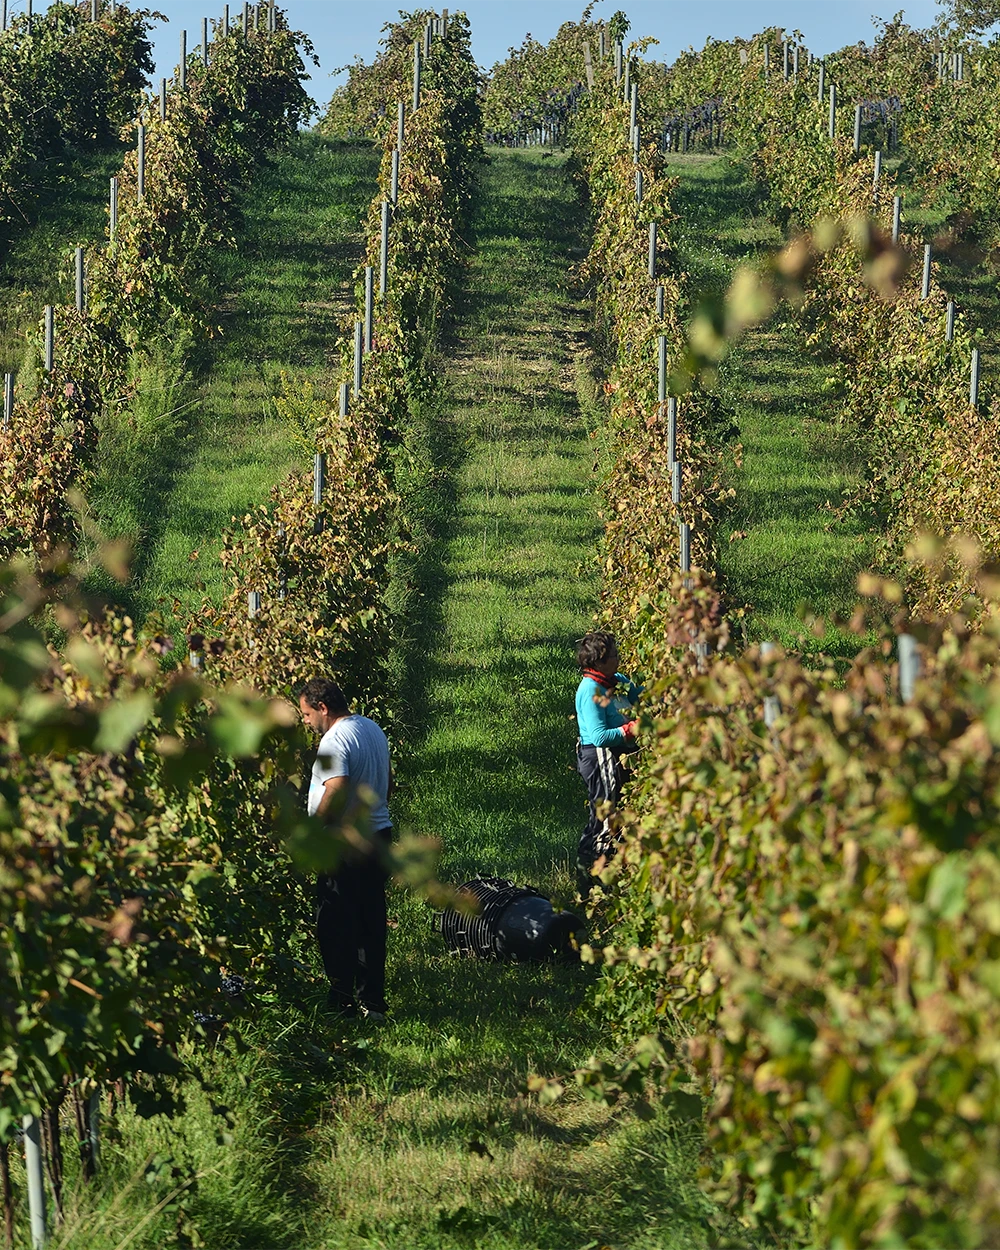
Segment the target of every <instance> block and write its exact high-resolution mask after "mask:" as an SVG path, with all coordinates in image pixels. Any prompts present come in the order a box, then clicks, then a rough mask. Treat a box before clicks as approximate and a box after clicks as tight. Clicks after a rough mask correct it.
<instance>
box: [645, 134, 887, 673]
mask: <svg viewBox="0 0 1000 1250" xmlns="http://www.w3.org/2000/svg"><path fill="white" fill-rule="evenodd" d="M669 167H670V172H671V173H672V174H674V175H676V176H677V177H678V178H679V180H680V185H679V188H678V192H677V196H676V205H677V211H678V214H679V218H680V219H679V221H678V222H677V224H676V225H675V227H674V234H675V237H676V240H677V250H678V256H679V261H680V264H681V265H682V267H683V268H684V269H685V270H686V271H687V272H688V274H689V275H690V280H691V282H690V285H691V292H692V298H693V299H697V298H700V296H701V295H703V294H721V293H723V292H724V291H725V289H726V287H727V286H728V284H729V281H730V280H731V278H732V275H733V271H734V270H735V268H736V267H737V266H738V265H740V264H752V263H753V262H754V260H755V259H757V258H759V257H762V256H763V255H765V254H766V253H767V252H769V251H772V250H774V249H775V248H777V247H779V246H780V245H781V243H782V238H781V234H780V232H779V231H778V229H777V227H776V226H774V224H773V223H772V222H771V221H770V219H769V218H768V216H767V206H766V203H765V202H763V201H762V199H761V196H760V192H759V189H758V188H757V187H755V186H754V185H753V184H752V183H751V182H749V181H748V180H747V179H746V176H745V174H744V173H743V171H742V170H741V169H740V168H739V167H737V166H735V165H734V164H733V163H732V162H730V161H729V160H728V159H727V158H726V157H706V156H689V157H683V156H682V157H671V158H670V162H669ZM804 340H805V332H804V330H803V329H802V327H801V326H800V325H799V324H798V322H797V321H796V319H795V317H794V315H793V314H792V313H791V312H789V311H782V312H780V313H779V314H778V316H777V317H775V318H774V319H773V320H772V321H771V322H770V323H768V324H767V325H765V326H762V327H761V328H760V329H758V330H755V331H752V332H751V333H750V334H748V335H747V336H746V337H745V338H744V339H743V340H742V341H741V342H740V343H738V344H737V345H736V346H735V348H734V350H733V352H732V354H731V355H730V356H729V358H728V360H727V361H726V362H725V364H724V366H723V368H722V369H721V371H720V379H719V389H718V398H719V402H720V404H721V405H722V407H723V408H724V409H725V411H726V413H727V415H728V416H729V418H730V419H731V420H732V422H733V423H734V424H735V426H736V427H737V429H738V431H739V433H738V436H737V438H738V441H739V443H740V444H741V445H742V463H741V465H740V466H739V467H735V466H734V467H733V469H732V472H731V485H732V486H733V487H734V488H735V491H736V497H735V500H734V501H733V504H732V507H731V508H730V509H728V510H727V512H726V514H725V516H724V517H723V519H722V524H721V527H720V532H719V535H718V539H719V571H720V574H721V577H722V582H723V585H724V587H725V590H726V593H727V595H728V598H729V601H730V604H731V605H732V606H733V607H743V606H746V607H747V608H748V609H749V612H748V615H747V617H746V618H745V621H744V625H743V630H744V641H761V640H763V639H773V640H774V641H776V642H779V643H781V644H782V645H783V646H785V647H788V648H791V649H794V650H796V651H805V652H810V653H811V652H817V651H823V652H824V653H826V654H833V655H851V656H853V655H854V654H855V653H856V651H857V649H858V642H857V639H856V638H855V637H854V636H853V635H851V634H847V633H845V632H844V631H843V630H841V629H839V628H838V627H837V626H836V624H835V623H834V620H835V619H836V618H839V619H845V618H847V617H849V616H850V614H851V611H852V609H853V607H854V604H855V601H856V596H855V587H856V582H857V575H858V573H859V571H861V570H862V569H863V568H866V567H868V565H869V562H870V557H871V553H872V541H871V536H870V535H869V533H868V532H867V531H866V529H865V528H864V525H863V523H862V522H861V521H859V520H858V519H857V518H854V517H851V516H848V517H846V518H844V519H838V518H837V517H836V516H835V515H834V513H835V510H836V509H837V508H839V507H840V506H841V505H842V504H843V503H844V500H845V498H846V497H847V496H849V495H850V494H852V493H853V492H854V491H855V490H857V488H858V487H859V486H860V485H861V483H862V482H863V479H864V473H865V462H866V461H865V455H866V449H865V446H864V444H863V442H862V440H860V438H859V437H858V435H857V433H856V432H853V431H849V430H846V429H845V428H843V427H842V426H841V425H840V424H839V421H838V412H837V403H836V399H835V398H832V397H831V395H830V394H829V392H828V391H827V390H826V389H825V388H824V382H825V380H826V377H827V374H828V371H827V370H826V369H825V368H824V366H823V363H822V361H821V360H820V359H819V358H817V357H816V356H815V355H814V354H813V353H811V352H810V351H809V350H808V349H807V347H806V345H805V341H804ZM682 407H683V401H682Z"/></svg>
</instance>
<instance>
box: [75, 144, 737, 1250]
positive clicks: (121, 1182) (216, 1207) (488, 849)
mask: <svg viewBox="0 0 1000 1250" xmlns="http://www.w3.org/2000/svg"><path fill="white" fill-rule="evenodd" d="M583 224H584V223H583V220H582V213H581V210H580V207H579V205H578V203H577V200H576V196H575V192H574V189H573V186H572V184H571V182H570V179H569V177H568V176H567V173H566V170H565V168H564V166H563V164H562V162H561V161H560V160H559V159H558V158H548V159H547V158H546V157H544V156H543V155H542V154H541V153H538V152H499V153H496V154H494V159H493V160H492V162H491V163H490V164H489V165H488V166H487V168H486V169H485V170H484V172H483V179H482V188H481V192H480V195H479V198H478V203H477V206H476V209H475V212H474V214H473V220H472V222H471V227H470V241H471V242H472V244H473V245H474V253H473V255H472V258H471V263H470V271H469V274H468V281H467V295H466V300H465V305H464V307H463V308H461V309H460V310H459V313H460V315H459V319H458V325H459V331H458V333H457V335H456V337H455V339H454V341H453V342H451V343H450V344H446V346H445V347H444V349H443V350H442V369H443V370H444V372H445V375H446V376H445V379H444V381H445V386H444V387H443V393H444V396H445V399H444V401H443V403H442V405H441V408H440V410H439V411H437V412H431V413H429V414H426V430H425V435H426V440H427V446H428V447H429V449H430V450H431V453H432V455H433V458H434V461H435V465H436V470H437V472H436V474H435V475H434V477H433V481H432V484H431V486H430V487H429V488H428V489H427V490H426V492H425V497H424V501H423V513H424V515H423V521H424V524H425V527H426V543H425V555H424V558H423V559H422V561H421V563H420V566H419V570H418V572H419V577H418V584H417V586H416V587H415V591H414V594H413V597H412V600H411V602H413V603H415V604H416V605H417V606H416V608H415V609H414V615H413V620H412V621H411V622H410V625H411V634H412V636H411V646H410V649H409V656H408V663H407V664H406V670H407V674H408V683H409V691H410V696H411V697H410V707H411V713H412V715H411V721H412V728H411V731H410V740H409V741H408V742H406V743H402V744H400V749H399V750H398V753H397V766H398V771H399V783H400V788H399V795H398V798H397V800H395V801H394V809H395V810H394V814H395V819H396V823H397V825H398V826H399V828H400V830H401V831H403V832H406V831H407V830H412V831H415V832H417V833H420V834H424V835H428V834H429V835H436V836H437V837H439V838H440V839H441V841H442V843H443V847H444V857H443V864H442V873H441V875H442V876H443V877H444V878H445V879H446V880H451V881H453V882H461V881H463V880H465V879H467V878H468V877H470V876H472V875H474V874H475V873H476V872H477V871H481V872H484V873H495V874H498V875H509V876H510V877H512V878H514V879H515V880H517V881H520V882H528V883H531V884H534V885H537V886H538V887H540V888H542V889H548V890H551V891H553V892H555V893H556V894H557V895H558V894H560V893H562V894H563V895H565V894H567V893H568V891H569V887H570V876H569V864H570V861H571V857H572V854H573V852H574V850H575V845H576V841H577V837H578V835H579V830H580V827H581V824H582V820H583V816H584V803H583V798H584V796H583V789H582V784H581V783H580V781H579V779H578V778H577V777H576V775H575V772H574V771H573V768H572V750H573V741H574V728H573V724H572V720H571V715H572V694H573V689H574V685H575V671H574V667H573V664H572V644H573V642H574V640H575V639H576V638H577V637H578V636H579V635H580V633H582V632H583V631H584V630H585V629H586V628H587V626H588V623H589V620H590V617H591V613H592V611H593V607H594V605H595V603H596V596H597V580H596V572H595V570H594V568H593V563H592V561H591V558H590V557H591V554H592V552H593V550H594V540H595V538H596V532H597V517H596V510H595V502H596V501H595V499H594V497H593V494H592V464H593V444H592V443H591V442H590V440H589V438H588V433H589V431H588V429H587V425H586V420H585V418H584V416H583V413H582V412H581V409H580V406H579V405H578V403H577V399H576V383H577V370H578V368H580V367H581V366H580V364H579V361H580V351H579V349H580V345H581V338H582V335H583V333H584V331H585V329H586V326H587V309H586V307H585V305H583V304H582V303H579V302H576V301H574V299H573V298H572V297H571V296H570V295H569V293H568V290H567V286H566V276H567V271H568V269H569V266H570V264H571V262H572V261H573V260H574V259H576V258H578V257H579V255H580V254H581V253H582V249H583V239H582V229H583ZM581 568H582V569H583V570H585V571H584V572H581ZM432 922H433V915H432V912H431V910H430V909H429V908H428V907H427V906H426V905H425V904H424V903H422V902H421V901H420V900H418V899H417V898H415V897H414V896H413V895H412V894H410V893H407V892H406V891H403V890H401V889H394V890H393V891H392V892H391V895H390V926H391V928H390V935H389V936H390V941H389V978H388V996H389V1000H390V1005H391V1015H390V1019H389V1023H388V1024H387V1025H385V1026H384V1027H383V1028H381V1029H372V1028H366V1027H365V1026H364V1025H355V1024H347V1025H344V1024H337V1023H336V1022H333V1021H331V1020H330V1019H329V1017H328V1016H326V1015H325V1014H324V1013H323V1012H322V1011H321V1010H320V1002H321V996H322V991H321V986H320V982H319V979H316V980H315V981H314V982H313V983H312V984H311V985H307V984H306V983H305V981H304V982H303V987H302V990H301V992H300V993H299V994H298V995H297V996H296V997H295V999H294V1000H290V999H286V998H284V997H282V999H281V1000H280V1001H274V1002H269V1003H264V1004H261V1005H260V1008H259V1014H258V1016H257V1018H256V1019H255V1020H253V1021H250V1022H248V1024H247V1026H246V1029H245V1033H244V1044H243V1046H242V1047H241V1049H240V1051H239V1053H238V1054H230V1055H229V1056H228V1057H226V1058H222V1059H220V1060H215V1059H211V1058H210V1057H209V1058H207V1063H208V1065H209V1068H210V1071H211V1074H212V1076H213V1079H214V1080H215V1087H214V1089H213V1092H212V1098H211V1100H210V1099H209V1097H208V1096H207V1095H206V1094H204V1093H202V1092H201V1091H199V1090H197V1089H196V1088H194V1087H189V1089H188V1091H187V1094H188V1099H189V1101H188V1109H187V1111H186V1113H185V1114H184V1115H183V1116H181V1117H178V1118H175V1119H174V1120H172V1121H163V1120H158V1121H148V1122H144V1121H139V1120H137V1119H136V1118H135V1116H134V1115H133V1114H132V1113H131V1112H130V1111H129V1110H128V1109H122V1110H121V1111H120V1112H119V1113H118V1115H117V1117H116V1119H115V1120H113V1121H112V1122H111V1123H112V1129H111V1132H113V1133H114V1134H115V1135H116V1136H115V1137H114V1138H113V1139H109V1141H108V1143H107V1148H106V1151H105V1156H106V1160H107V1169H106V1171H105V1174H104V1177H103V1178H102V1184H104V1185H105V1187H106V1191H105V1192H106V1195H107V1196H106V1198H105V1199H104V1200H103V1214H102V1216H101V1218H102V1219H106V1221H107V1223H106V1224H105V1225H101V1226H100V1233H99V1234H98V1233H97V1232H96V1231H93V1230H95V1228H96V1222H94V1221H92V1222H91V1223H90V1224H88V1225H87V1229H88V1231H87V1233H86V1235H85V1236H81V1237H80V1238H77V1239H76V1240H74V1241H73V1242H72V1250H78V1248H79V1250H82V1247H83V1246H84V1245H86V1246H87V1247H88V1250H97V1248H99V1250H104V1247H105V1246H106V1247H107V1250H111V1247H113V1246H117V1245H119V1244H123V1243H124V1239H125V1238H126V1237H128V1236H129V1234H130V1233H131V1231H132V1230H134V1229H135V1227H136V1225H137V1224H138V1222H139V1220H140V1219H141V1218H142V1217H143V1215H144V1213H145V1212H148V1202H149V1199H148V1197H146V1194H147V1193H148V1192H149V1188H150V1187H149V1185H146V1184H145V1182H143V1181H142V1180H141V1178H142V1174H143V1169H144V1168H145V1166H146V1164H145V1163H144V1160H146V1159H147V1158H148V1157H149V1156H150V1155H155V1156H156V1157H163V1156H167V1155H169V1157H170V1158H171V1159H172V1160H176V1161H177V1162H178V1166H179V1167H181V1168H182V1169H183V1173H182V1174H183V1175H185V1176H187V1175H194V1174H197V1175H198V1177H199V1180H198V1185H197V1189H196V1191H195V1190H192V1191H191V1193H190V1194H189V1195H187V1196H186V1197H185V1199H184V1203H183V1211H184V1219H185V1220H186V1221H188V1223H187V1224H186V1225H185V1227H193V1228H196V1229H197V1230H198V1233H199V1236H200V1238H201V1239H202V1243H203V1244H205V1245H207V1246H211V1247H212V1250H250V1248H254V1250H293V1248H294V1250H302V1248H303V1247H307V1248H308V1250H358V1248H367V1250H460V1248H463V1250H467V1248H469V1247H475V1248H477V1250H585V1248H586V1250H596V1248H597V1247H599V1246H603V1247H609V1248H613V1250H703V1248H704V1247H707V1246H709V1245H711V1244H717V1238H716V1234H715V1233H713V1232H712V1228H713V1227H715V1228H718V1221H719V1215H718V1212H717V1211H715V1209H714V1208H713V1207H712V1205H711V1203H710V1202H709V1201H708V1200H707V1199H706V1198H705V1197H704V1195H702V1194H701V1192H700V1191H699V1189H698V1186H697V1183H696V1180H695V1167H696V1162H697V1158H698V1154H699V1149H700V1142H699V1141H698V1139H697V1135H695V1136H693V1137H691V1138H687V1137H685V1136H683V1135H679V1134H678V1132H677V1130H674V1129H671V1127H670V1126H669V1125H668V1124H667V1123H666V1122H665V1121H664V1120H663V1119H661V1118H654V1119H653V1120H652V1121H650V1122H645V1121H642V1120H640V1119H638V1118H637V1117H636V1116H635V1114H634V1113H633V1112H632V1111H631V1110H630V1109H629V1108H628V1107H627V1106H622V1107H619V1108H615V1109H609V1108H606V1107H604V1106H601V1105H598V1104H595V1103H591V1102H587V1101H585V1100H584V1099H583V1098H582V1097H581V1096H579V1095H578V1094H577V1093H576V1092H575V1090H571V1091H570V1092H569V1093H568V1094H567V1095H566V1097H565V1098H563V1099H562V1100H560V1101H559V1102H557V1103H555V1104H553V1105H551V1106H547V1107H542V1106H540V1105H539V1104H538V1103H537V1101H536V1100H535V1099H533V1098H530V1097H528V1096H527V1095H526V1087H527V1080H528V1077H529V1076H530V1075H531V1074H532V1073H534V1072H539V1073H542V1074H544V1075H558V1074H563V1073H566V1072H567V1071H569V1070H571V1069H572V1068H574V1067H576V1066H578V1065H579V1064H581V1063H583V1062H585V1061H586V1060H587V1059H588V1058H589V1056H591V1055H592V1054H594V1053H598V1054H609V1053H612V1052H613V1049H614V1038H613V1037H612V1036H610V1035H609V1034H608V1032H607V1025H606V1024H605V1023H602V1021H601V1020H600V1019H599V1018H598V1016H597V1015H596V1013H593V1012H592V1011H591V1010H590V1009H589V1007H588V1003H587V990H588V987H589V985H590V984H591V979H592V972H593V970H592V969H590V968H588V967H586V966H585V965H583V964H580V963H576V962H569V963H565V964H542V965H537V966H532V965H517V964H493V963H485V962H480V961H478V960H473V959H457V958H454V957H452V956H451V955H449V954H448V953H447V952H446V951H445V949H444V944H443V941H442V939H441V938H440V937H439V936H438V935H437V934H436V933H435V932H434V929H433V923H432ZM303 937H304V939H305V942H306V949H307V950H308V952H309V955H308V957H309V958H311V959H312V961H313V965H314V969H315V965H316V958H315V952H314V951H313V950H312V944H311V941H309V936H308V930H307V929H306V918H305V917H303ZM316 970H317V971H318V969H316ZM212 1100H214V1101H215V1102H216V1103H224V1104H225V1105H226V1106H227V1107H228V1108H231V1110H232V1114H233V1117H234V1122H233V1126H232V1130H231V1133H230V1136H229V1140H228V1142H226V1144H220V1139H219V1132H220V1128H222V1124H221V1122H220V1120H219V1118H218V1117H217V1116H215V1117H213V1115H212V1108H211V1102H212ZM172 1183H173V1182H171V1181H167V1180H165V1181H164V1186H163V1187H160V1188H156V1189H155V1190H154V1192H155V1193H156V1194H157V1196H158V1197H163V1196H165V1186H166V1185H168V1184H172ZM126 1193H127V1195H128V1197H127V1201H125V1202H121V1201H119V1198H118V1197H116V1195H122V1194H126ZM112 1200H114V1201H115V1202H117V1203H118V1206H117V1207H116V1208H115V1211H116V1213H115V1215H114V1216H113V1217H112V1216H111V1214H110V1210H109V1208H110V1205H111V1203H112ZM171 1221H174V1222H175V1223H177V1225H178V1226H180V1224H181V1221H180V1219H179V1217H177V1216H174V1215H165V1216H159V1217H157V1218H156V1219H153V1220H151V1221H149V1222H148V1223H146V1224H144V1226H143V1230H142V1233H141V1236H139V1237H137V1238H136V1239H135V1240H134V1241H132V1242H131V1243H130V1244H133V1245H134V1246H135V1247H136V1248H137V1250H139V1248H140V1247H141V1248H142V1250H155V1247H157V1246H158V1245H160V1244H163V1241H164V1237H165V1234H166V1233H167V1231H168V1228H169V1227H172V1226H173V1225H172V1224H171Z"/></svg>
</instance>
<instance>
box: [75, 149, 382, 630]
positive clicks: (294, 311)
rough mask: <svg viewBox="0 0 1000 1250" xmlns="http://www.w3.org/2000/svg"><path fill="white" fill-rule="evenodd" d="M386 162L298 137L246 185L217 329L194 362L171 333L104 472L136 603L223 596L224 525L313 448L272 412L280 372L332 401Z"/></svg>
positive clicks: (108, 450) (223, 268)
mask: <svg viewBox="0 0 1000 1250" xmlns="http://www.w3.org/2000/svg"><path fill="white" fill-rule="evenodd" d="M377 169H378V156H377V154H376V153H375V151H374V150H373V148H372V146H371V145H370V144H368V143H344V142H339V141H337V140H332V139H325V138H322V137H320V136H318V135H312V134H308V135H301V136H299V138H298V139H297V140H296V141H295V143H294V144H292V145H290V146H289V147H288V148H287V149H284V150H283V151H282V152H280V153H279V154H278V155H277V157H276V158H275V160H274V163H273V164H272V165H271V166H270V167H269V168H267V169H265V170H263V171H262V172H261V173H260V174H259V175H258V177H257V178H256V179H255V180H254V184H253V186H252V187H251V188H249V190H248V191H247V192H246V193H245V194H244V196H243V198H242V202H241V208H242V212H243V225H242V228H241V230H240V231H239V239H240V245H239V249H238V250H236V251H233V252H229V253H222V254H220V255H219V256H218V257H215V258H213V264H214V265H215V267H216V268H215V271H214V272H213V274H212V275H211V276H212V282H213V284H214V286H215V289H216V290H217V291H218V292H219V303H220V311H219V315H220V319H221V324H222V331H223V333H222V336H221V338H220V339H218V340H217V341H216V342H215V343H214V344H213V345H211V346H210V348H208V349H206V350H205V351H204V352H203V353H201V356H200V358H199V357H197V356H196V357H195V359H194V360H193V362H190V363H189V362H188V361H187V360H186V358H185V354H184V353H185V347H186V345H184V344H179V345H178V344H171V343H163V344H161V345H159V347H158V348H157V350H156V351H155V352H154V354H153V357H152V359H151V360H150V361H148V362H147V363H146V364H145V366H144V373H143V376H142V379H141V385H140V390H139V397H138V400H137V404H136V407H137V412H135V413H134V414H133V417H134V420H133V421H132V422H131V423H129V424H127V425H126V426H125V427H123V428H122V429H121V430H120V431H117V434H116V435H112V436H110V437H108V438H106V439H105V455H104V462H103V466H104V467H103V472H102V476H101V477H100V478H99V481H98V496H99V498H98V507H99V513H100V515H101V518H102V521H103V524H104V525H105V527H106V529H107V530H108V531H109V532H110V533H112V534H116V535H118V534H127V535H129V536H131V538H132V541H133V544H134V548H135V552H136V556H135V559H134V562H133V585H132V586H131V587H130V588H129V589H130V593H131V598H132V601H133V605H134V606H135V607H136V608H137V609H138V610H139V611H140V612H142V611H144V610H148V609H149V608H150V607H151V606H152V605H153V604H154V603H155V602H156V601H157V599H159V598H160V597H161V596H163V597H168V598H170V597H173V596H177V598H178V599H180V600H181V601H182V602H197V601H199V600H200V598H201V591H200V584H201V583H204V584H205V586H206V587H207V592H208V594H209V595H210V596H212V597H213V598H216V599H217V598H219V597H221V596H222V595H223V594H224V593H225V591H226V589H227V588H228V587H227V583H226V580H225V578H224V575H223V570H222V568H221V566H220V565H219V562H218V552H219V548H220V539H221V534H222V532H223V530H224V529H225V528H227V527H228V525H229V524H230V519H231V518H232V517H234V516H236V517H240V516H242V515H244V514H245V513H246V512H248V511H250V510H251V509H252V508H254V507H255V506H256V505H257V504H260V503H263V502H264V501H265V500H266V499H267V495H268V492H269V490H270V488H271V486H272V485H273V484H274V483H275V482H276V481H278V480H279V479H280V478H281V477H282V476H283V475H284V474H285V473H286V472H287V471H288V470H289V469H291V468H292V467H293V466H294V465H295V464H296V462H297V460H299V459H302V458H304V453H303V452H302V451H301V450H300V449H299V448H298V446H297V445H296V440H295V436H294V432H293V429H292V428H291V426H290V424H289V423H288V422H287V421H286V420H283V419H281V418H280V417H279V416H278V415H277V413H276V411H275V408H274V403H273V400H274V397H275V396H276V395H280V394H281V391H282V374H284V375H287V377H288V379H289V382H290V384H291V385H292V386H293V387H294V388H297V389H298V390H299V392H300V393H301V388H302V387H303V386H306V385H309V386H312V388H313V390H314V393H315V396H316V398H317V400H320V401H322V400H324V399H325V400H326V401H327V402H329V403H333V402H335V399H334V397H333V394H332V386H331V384H330V381H329V379H330V373H331V366H332V365H333V363H334V356H335V353H336V350H337V349H336V342H337V335H338V327H337V321H338V318H339V317H340V316H341V315H342V314H343V312H344V310H345V307H346V305H345V303H344V296H345V292H346V288H347V285H348V283H349V282H350V278H351V274H352V272H353V270H354V268H355V266H356V264H357V262H358V259H359V257H360V247H361V233H360V227H361V221H362V218H363V216H364V213H365V211H366V209H367V207H368V204H369V201H370V200H371V197H372V194H373V193H374V183H375V177H376V173H377ZM137 432H138V437H137ZM192 552H197V553H198V555H197V558H196V559H192V558H191V555H192Z"/></svg>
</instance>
